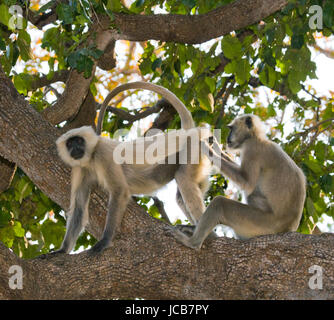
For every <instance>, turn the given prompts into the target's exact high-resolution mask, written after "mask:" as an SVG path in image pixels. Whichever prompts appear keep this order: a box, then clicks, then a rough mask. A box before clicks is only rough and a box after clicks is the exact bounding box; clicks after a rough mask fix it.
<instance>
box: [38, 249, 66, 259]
mask: <svg viewBox="0 0 334 320" xmlns="http://www.w3.org/2000/svg"><path fill="white" fill-rule="evenodd" d="M60 253H62V254H66V251H65V250H64V249H59V250H56V251H52V252H49V253H44V254H41V255H40V256H38V258H39V259H46V258H48V257H53V256H55V255H58V254H60Z"/></svg>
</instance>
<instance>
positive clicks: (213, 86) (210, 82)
mask: <svg viewBox="0 0 334 320" xmlns="http://www.w3.org/2000/svg"><path fill="white" fill-rule="evenodd" d="M205 83H206V84H207V85H208V87H209V89H210V92H212V93H213V92H215V90H216V80H215V79H214V78H209V77H205Z"/></svg>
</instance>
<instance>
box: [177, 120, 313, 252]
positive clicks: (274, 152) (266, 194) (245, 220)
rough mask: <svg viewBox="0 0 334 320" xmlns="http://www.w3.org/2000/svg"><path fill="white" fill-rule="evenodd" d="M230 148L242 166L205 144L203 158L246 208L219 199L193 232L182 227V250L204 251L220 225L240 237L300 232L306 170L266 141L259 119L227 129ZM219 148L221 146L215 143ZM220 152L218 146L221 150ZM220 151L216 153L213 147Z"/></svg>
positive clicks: (220, 197)
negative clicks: (239, 194) (242, 195)
mask: <svg viewBox="0 0 334 320" xmlns="http://www.w3.org/2000/svg"><path fill="white" fill-rule="evenodd" d="M229 128H230V130H231V131H230V134H229V136H228V139H227V143H228V147H229V148H230V149H239V150H240V155H241V165H238V164H236V163H234V162H233V161H231V160H230V159H229V158H227V157H226V156H225V155H224V154H220V155H218V154H217V153H216V152H215V151H214V150H212V148H211V147H210V146H209V145H208V144H207V143H206V142H202V148H203V149H204V153H206V154H207V155H209V158H210V160H212V161H213V162H214V164H215V165H216V166H218V167H219V168H220V170H221V172H222V173H223V174H224V175H225V176H226V177H228V178H229V179H231V180H232V181H233V182H234V183H236V184H237V185H238V186H239V187H240V189H242V190H243V191H244V192H245V195H246V199H247V204H243V203H240V202H237V201H234V200H230V199H227V198H225V197H223V196H218V197H216V198H214V199H213V201H212V202H211V203H210V205H209V206H208V207H207V209H206V211H205V212H204V214H203V215H202V216H201V218H200V220H199V223H198V224H197V226H196V228H195V230H193V229H194V228H193V227H192V226H189V227H187V226H184V228H183V229H181V230H183V231H184V232H186V233H187V234H189V233H190V234H191V233H192V232H191V231H193V233H192V235H191V236H190V237H188V236H187V235H185V234H184V233H183V232H181V231H180V230H176V229H175V230H173V231H172V233H173V235H174V236H175V237H176V238H177V240H178V241H180V242H181V243H183V244H184V245H186V246H188V247H190V248H194V249H200V248H201V246H202V243H203V241H204V240H205V238H206V237H207V236H208V234H209V233H210V232H211V231H212V229H213V228H214V227H215V226H216V225H217V224H224V225H227V226H230V227H232V228H233V229H234V231H235V233H236V234H237V235H238V236H239V237H240V238H244V239H245V238H246V239H247V238H251V237H254V236H259V235H264V234H274V233H279V232H288V231H295V230H297V228H298V225H299V222H300V219H301V215H302V211H303V206H304V201H305V193H306V190H305V188H306V181H305V176H304V174H303V172H302V170H301V169H300V168H299V167H297V165H296V164H295V163H294V161H293V160H292V159H291V158H290V157H289V156H288V155H287V154H286V153H285V152H284V151H283V150H282V149H281V148H280V147H279V146H278V145H277V144H276V143H274V142H272V141H270V140H268V139H267V138H266V136H265V133H264V131H263V126H262V123H261V121H260V119H259V118H258V117H256V116H254V115H248V114H247V115H243V116H241V117H239V118H236V119H234V121H233V122H232V123H231V125H230V126H229ZM216 146H217V144H216ZM218 148H219V146H218ZM215 149H216V150H217V148H215Z"/></svg>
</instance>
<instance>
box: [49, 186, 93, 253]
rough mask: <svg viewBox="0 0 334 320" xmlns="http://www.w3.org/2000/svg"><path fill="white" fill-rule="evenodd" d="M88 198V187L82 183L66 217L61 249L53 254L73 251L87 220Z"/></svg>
mask: <svg viewBox="0 0 334 320" xmlns="http://www.w3.org/2000/svg"><path fill="white" fill-rule="evenodd" d="M89 196H90V187H89V185H87V184H86V183H85V181H83V182H82V184H81V185H80V187H79V188H78V190H77V191H76V193H75V198H74V199H75V200H74V209H73V212H72V213H71V214H70V215H69V216H68V220H67V224H66V234H65V238H64V240H63V243H62V245H61V248H60V249H59V250H58V251H55V253H57V252H60V253H69V252H70V251H71V250H72V249H73V247H74V245H75V242H76V240H77V238H78V236H79V234H80V232H81V231H82V229H83V228H84V226H85V224H86V223H87V220H88V202H89Z"/></svg>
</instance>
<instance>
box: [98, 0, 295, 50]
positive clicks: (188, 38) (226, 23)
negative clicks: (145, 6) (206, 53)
mask: <svg viewBox="0 0 334 320" xmlns="http://www.w3.org/2000/svg"><path fill="white" fill-rule="evenodd" d="M287 3H288V1H286V0H237V1H234V2H232V3H230V4H227V5H225V6H222V7H219V8H217V9H215V10H212V11H210V12H208V13H206V14H201V15H175V14H156V15H127V14H121V13H114V17H115V20H114V24H115V26H116V28H117V29H118V30H119V31H120V32H119V35H118V38H117V39H125V40H132V41H145V40H151V39H153V40H160V41H173V42H179V43H189V44H195V43H202V42H205V41H208V40H210V39H214V38H217V37H220V36H223V35H225V34H228V33H230V32H231V31H234V30H239V29H242V28H244V27H246V26H249V25H252V24H254V23H256V22H258V21H260V20H262V19H264V18H266V17H268V16H269V15H271V14H273V13H274V12H276V11H278V10H280V9H282V8H283V7H284V6H286V5H287ZM105 23H106V22H103V24H105Z"/></svg>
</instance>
